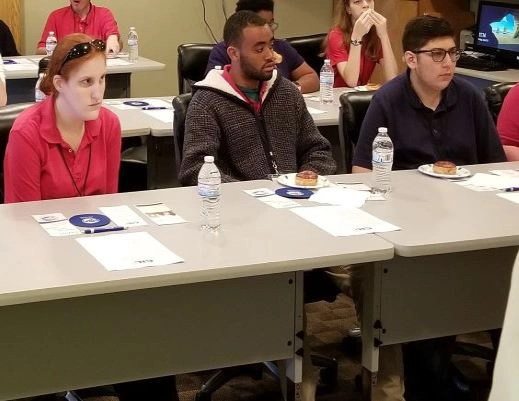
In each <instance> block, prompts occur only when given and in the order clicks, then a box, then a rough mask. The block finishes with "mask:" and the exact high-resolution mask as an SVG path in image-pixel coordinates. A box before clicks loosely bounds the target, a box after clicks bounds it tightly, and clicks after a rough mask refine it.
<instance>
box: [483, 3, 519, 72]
mask: <svg viewBox="0 0 519 401" xmlns="http://www.w3.org/2000/svg"><path fill="white" fill-rule="evenodd" d="M474 49H475V50H476V51H478V52H481V53H487V54H492V55H495V56H496V57H497V58H499V59H501V60H503V61H505V62H506V61H508V62H519V4H511V3H496V2H492V1H480V2H479V8H478V20H477V24H476V34H475V41H474Z"/></svg>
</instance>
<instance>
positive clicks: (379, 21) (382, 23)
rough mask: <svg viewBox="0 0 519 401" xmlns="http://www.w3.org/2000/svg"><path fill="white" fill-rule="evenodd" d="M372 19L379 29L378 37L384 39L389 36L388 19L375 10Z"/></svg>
mask: <svg viewBox="0 0 519 401" xmlns="http://www.w3.org/2000/svg"><path fill="white" fill-rule="evenodd" d="M370 19H371V21H372V23H373V25H375V28H376V29H377V36H378V37H379V38H382V37H384V36H387V19H386V17H384V16H383V15H382V14H379V13H377V12H376V11H375V10H371V13H370Z"/></svg>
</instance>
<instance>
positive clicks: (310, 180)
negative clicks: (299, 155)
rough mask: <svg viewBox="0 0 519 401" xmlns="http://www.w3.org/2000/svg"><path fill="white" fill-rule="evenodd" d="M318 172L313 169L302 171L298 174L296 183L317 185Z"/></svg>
mask: <svg viewBox="0 0 519 401" xmlns="http://www.w3.org/2000/svg"><path fill="white" fill-rule="evenodd" d="M317 177H318V176H317V173H314V172H313V171H311V170H304V171H300V172H299V173H297V174H296V185H301V186H307V187H309V186H315V185H317Z"/></svg>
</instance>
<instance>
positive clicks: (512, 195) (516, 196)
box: [497, 192, 519, 203]
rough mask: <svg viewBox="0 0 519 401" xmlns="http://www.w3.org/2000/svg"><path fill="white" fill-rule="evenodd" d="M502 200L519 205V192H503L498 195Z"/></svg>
mask: <svg viewBox="0 0 519 401" xmlns="http://www.w3.org/2000/svg"><path fill="white" fill-rule="evenodd" d="M497 196H499V197H500V198H503V199H506V200H509V201H511V202H514V203H519V192H503V193H500V194H497Z"/></svg>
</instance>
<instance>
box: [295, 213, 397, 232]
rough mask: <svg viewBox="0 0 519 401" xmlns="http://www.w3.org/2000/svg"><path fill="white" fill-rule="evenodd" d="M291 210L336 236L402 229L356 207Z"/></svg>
mask: <svg viewBox="0 0 519 401" xmlns="http://www.w3.org/2000/svg"><path fill="white" fill-rule="evenodd" d="M290 210H291V211H292V212H293V213H295V214H297V215H298V216H300V217H302V218H303V219H305V220H307V221H309V222H310V223H312V224H314V225H316V226H317V227H319V228H321V229H322V230H324V231H326V232H328V233H330V234H331V235H333V236H335V237H346V236H350V235H362V234H372V233H383V232H388V231H397V230H400V227H397V226H395V225H393V224H390V223H388V222H386V221H384V220H381V219H379V218H377V217H375V216H372V215H371V214H369V213H367V212H364V211H363V210H360V209H356V208H344V207H341V206H315V207H298V208H295V209H290Z"/></svg>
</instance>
